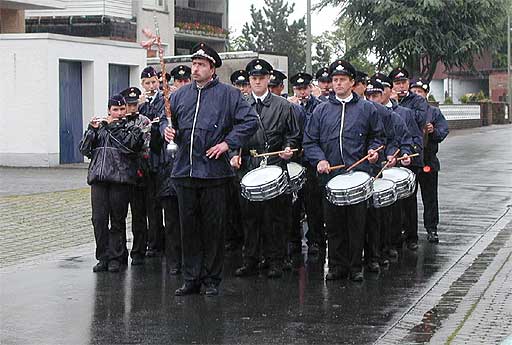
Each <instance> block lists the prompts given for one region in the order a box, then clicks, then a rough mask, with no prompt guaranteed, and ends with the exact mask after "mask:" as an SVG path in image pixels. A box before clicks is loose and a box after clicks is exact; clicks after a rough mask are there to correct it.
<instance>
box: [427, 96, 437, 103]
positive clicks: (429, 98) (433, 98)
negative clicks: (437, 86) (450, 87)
mask: <svg viewBox="0 0 512 345" xmlns="http://www.w3.org/2000/svg"><path fill="white" fill-rule="evenodd" d="M427 101H429V102H433V103H434V102H437V101H436V98H435V97H434V95H432V94H430V95H428V99H427Z"/></svg>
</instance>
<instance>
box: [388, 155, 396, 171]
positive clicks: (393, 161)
mask: <svg viewBox="0 0 512 345" xmlns="http://www.w3.org/2000/svg"><path fill="white" fill-rule="evenodd" d="M388 162H389V164H388V167H390V168H392V167H394V166H395V165H396V158H395V157H393V156H388Z"/></svg>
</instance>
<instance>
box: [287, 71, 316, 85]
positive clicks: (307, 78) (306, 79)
mask: <svg viewBox="0 0 512 345" xmlns="http://www.w3.org/2000/svg"><path fill="white" fill-rule="evenodd" d="M311 80H313V76H312V75H311V74H309V73H302V72H300V73H297V74H295V75H293V76H291V77H290V83H291V84H292V85H293V87H306V86H308V85H309V84H311Z"/></svg>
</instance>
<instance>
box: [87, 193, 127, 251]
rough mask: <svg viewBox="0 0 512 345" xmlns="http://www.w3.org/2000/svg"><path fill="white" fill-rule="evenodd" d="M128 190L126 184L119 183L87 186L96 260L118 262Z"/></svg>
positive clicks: (122, 244)
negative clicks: (89, 187)
mask: <svg viewBox="0 0 512 345" xmlns="http://www.w3.org/2000/svg"><path fill="white" fill-rule="evenodd" d="M130 190H131V186H130V185H127V184H120V183H94V184H92V185H91V205H92V225H93V227H94V238H95V240H96V259H97V260H99V261H110V260H121V258H122V256H123V254H124V252H125V246H126V241H125V236H126V216H127V214H128V200H129V199H130ZM109 222H110V229H109Z"/></svg>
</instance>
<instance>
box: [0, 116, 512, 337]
mask: <svg viewBox="0 0 512 345" xmlns="http://www.w3.org/2000/svg"><path fill="white" fill-rule="evenodd" d="M511 138H512V126H501V127H492V128H483V129H476V130H472V131H464V132H460V133H457V134H456V135H453V136H449V137H448V139H447V140H446V142H445V143H443V144H442V145H441V152H440V155H439V156H440V159H441V163H442V169H443V171H442V173H441V174H440V208H441V215H440V218H441V224H440V238H441V243H440V244H439V245H431V244H428V243H426V241H425V235H424V233H423V227H422V226H421V227H420V229H421V230H420V232H421V235H420V249H419V250H418V251H417V252H416V253H414V252H409V251H407V250H404V251H403V252H402V255H401V256H400V259H399V261H398V262H396V263H393V264H392V265H391V266H390V268H389V270H386V271H383V272H382V273H381V274H380V275H376V274H371V273H367V274H365V277H366V280H365V282H363V283H362V284H358V283H352V282H350V281H335V282H326V281H324V279H323V277H324V274H325V262H324V260H323V258H317V259H316V260H313V259H309V260H308V261H307V265H306V267H305V268H303V269H300V270H299V272H297V273H291V272H289V273H286V274H285V276H284V277H283V278H282V279H280V280H268V279H267V278H266V277H265V276H260V277H253V278H248V279H245V278H244V279H240V278H235V277H233V272H234V270H235V268H236V267H237V265H238V264H239V263H240V258H239V256H238V255H234V256H231V257H228V258H227V259H226V267H225V272H226V274H225V275H226V277H225V280H224V281H223V283H222V285H221V288H222V290H221V295H220V296H218V297H215V298H208V297H204V296H187V297H175V296H174V290H175V289H176V288H177V287H179V286H180V285H181V282H182V281H181V279H180V278H175V277H172V276H168V275H166V274H165V264H160V262H159V261H158V260H156V259H151V260H148V261H147V264H146V265H145V266H144V267H133V268H132V267H128V268H127V269H126V270H125V271H123V272H121V273H119V274H109V273H101V274H93V273H92V272H91V268H92V266H93V265H94V263H95V260H94V259H93V246H82V247H78V248H76V249H74V250H66V251H64V252H62V253H59V254H58V255H57V258H52V259H44V258H41V259H40V261H39V262H37V263H36V264H32V265H20V266H18V267H17V266H11V267H9V268H8V269H7V270H3V271H1V272H2V277H1V296H0V297H1V298H0V300H1V311H0V313H1V335H0V343H1V344H142V343H143V344H203V343H214V344H222V343H225V344H263V343H264V344H283V343H295V344H334V343H336V344H340V343H354V344H365V343H372V342H373V341H375V340H376V339H377V338H378V337H379V335H380V334H382V333H383V332H384V331H385V330H386V329H387V328H388V327H389V326H390V325H391V324H392V323H393V322H395V321H396V319H397V318H398V317H399V316H400V315H401V314H402V313H403V312H404V311H406V310H407V309H408V307H409V306H410V305H411V303H413V302H414V301H415V300H416V299H417V298H418V296H419V295H421V294H422V293H423V292H424V291H425V289H426V288H428V287H429V286H430V285H431V284H432V282H433V281H435V280H436V279H438V278H439V277H440V276H441V275H442V274H443V273H444V271H445V270H446V269H447V268H448V267H449V266H450V265H451V264H452V263H453V262H454V261H455V260H457V259H458V258H459V257H460V255H462V254H463V253H464V251H465V250H466V248H467V247H468V246H469V245H470V243H471V242H472V241H473V240H474V239H475V238H476V237H478V236H479V235H480V234H481V233H483V232H484V231H485V230H486V229H487V228H488V227H489V226H490V225H491V224H492V223H493V222H494V221H495V220H496V219H497V218H499V217H500V215H502V214H503V213H504V211H505V210H506V208H507V205H509V204H511V196H512V180H511V179H512V177H511V176H512V158H511V157H510V156H509V155H503V151H504V147H505V148H506V147H510V144H511ZM419 218H420V220H421V211H420V217H419ZM91 231H92V228H91Z"/></svg>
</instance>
